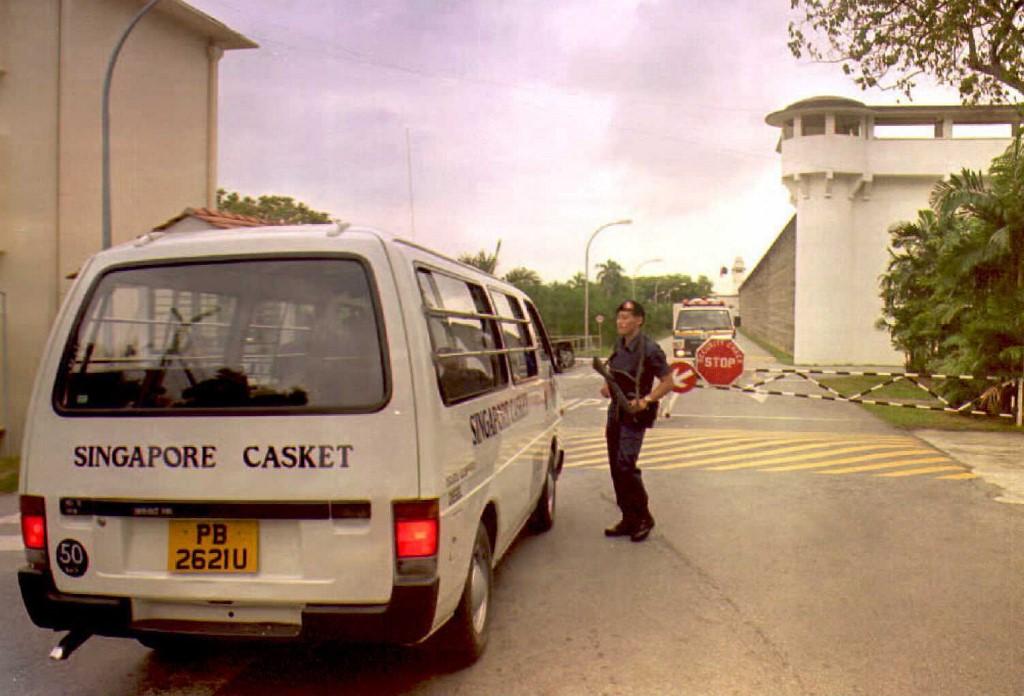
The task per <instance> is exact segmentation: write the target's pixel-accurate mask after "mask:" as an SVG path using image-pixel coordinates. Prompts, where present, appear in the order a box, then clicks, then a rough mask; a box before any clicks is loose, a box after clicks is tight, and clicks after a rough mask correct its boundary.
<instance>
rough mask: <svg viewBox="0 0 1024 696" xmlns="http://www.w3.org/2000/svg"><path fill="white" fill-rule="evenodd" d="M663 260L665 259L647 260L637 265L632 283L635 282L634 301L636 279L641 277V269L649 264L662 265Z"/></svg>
mask: <svg viewBox="0 0 1024 696" xmlns="http://www.w3.org/2000/svg"><path fill="white" fill-rule="evenodd" d="M662 260H663V259H647V260H646V261H641V262H640V263H639V264H637V267H636V270H635V271H633V278H632V281H633V292H632V295H633V299H634V300H635V299H636V277H637V276H638V275H640V269H641V268H643V267H644V266H646V265H647V264H649V263H661V262H662ZM655 302H657V300H655Z"/></svg>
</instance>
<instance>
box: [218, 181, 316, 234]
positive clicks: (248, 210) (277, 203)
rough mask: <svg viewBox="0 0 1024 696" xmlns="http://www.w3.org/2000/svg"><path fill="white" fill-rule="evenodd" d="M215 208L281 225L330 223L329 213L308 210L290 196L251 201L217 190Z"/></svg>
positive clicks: (233, 193) (248, 197) (266, 197)
mask: <svg viewBox="0 0 1024 696" xmlns="http://www.w3.org/2000/svg"><path fill="white" fill-rule="evenodd" d="M217 208H218V209H219V210H226V211H228V212H230V213H237V214H239V215H251V216H253V217H258V218H261V219H263V220H266V221H268V222H276V223H279V224H283V225H313V224H319V223H324V222H330V221H331V216H330V213H322V212H320V211H318V210H313V209H312V208H309V207H308V206H307V205H306V204H305V203H302V202H296V200H295V199H294V198H292V197H291V196H260V197H259V199H253V198H252V197H250V196H244V197H243V196H241V195H240V194H238V193H236V192H234V191H225V190H224V189H217Z"/></svg>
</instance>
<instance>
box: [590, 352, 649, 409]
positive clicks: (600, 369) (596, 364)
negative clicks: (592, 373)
mask: <svg viewBox="0 0 1024 696" xmlns="http://www.w3.org/2000/svg"><path fill="white" fill-rule="evenodd" d="M590 365H591V367H593V368H594V370H596V371H597V373H598V374H599V375H601V376H602V377H604V381H605V382H606V383H607V384H608V390H609V391H610V392H611V393H612V397H613V398H614V399H615V403H617V404H618V405H619V408H621V409H622V410H623V411H625V412H626V413H629V414H636V413H640V412H641V411H643V410H644V407H643V406H640V405H639V404H634V403H632V402H631V401H630V400H629V397H627V396H626V394H625V393H624V392H623V391H622V387H620V386H619V385H618V383H616V381H615V377H614V376H613V375H612V373H611V372H610V371H609V370H608V366H607V365H605V364H604V363H603V362H601V358H599V357H597V356H594V359H593V361H591V363H590Z"/></svg>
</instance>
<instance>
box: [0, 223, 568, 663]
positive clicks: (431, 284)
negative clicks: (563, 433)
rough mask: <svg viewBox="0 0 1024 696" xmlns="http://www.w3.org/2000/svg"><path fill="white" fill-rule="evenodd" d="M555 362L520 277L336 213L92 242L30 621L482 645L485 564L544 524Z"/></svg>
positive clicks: (38, 447)
mask: <svg viewBox="0 0 1024 696" xmlns="http://www.w3.org/2000/svg"><path fill="white" fill-rule="evenodd" d="M557 371H558V368H557V366H556V363H555V361H554V360H553V358H552V351H551V346H550V344H549V341H548V338H547V334H546V332H545V329H544V325H543V322H542V321H541V317H540V314H539V313H538V312H537V309H536V307H535V306H534V304H533V303H532V302H531V301H530V298H529V297H527V296H526V295H524V294H523V293H522V292H521V291H519V290H518V289H516V288H515V287H514V286H512V285H510V284H508V283H505V282H503V281H500V280H498V279H496V278H494V277H492V276H490V275H487V274H484V273H482V272H480V271H478V270H476V269H474V268H472V267H470V266H467V265H464V264H461V263H459V262H456V261H453V260H450V259H448V258H445V257H443V256H441V255H439V254H437V253H434V252H431V251H429V250H427V249H424V248H421V247H419V246H417V245H415V244H412V243H409V242H405V241H401V240H396V239H392V238H389V237H386V236H383V235H380V234H378V233H376V232H374V231H371V230H366V229H352V228H345V227H344V226H341V225H318V226H303V227H271V228H253V229H248V230H244V231H243V230H237V229H236V230H228V231H220V230H216V231H194V232H184V231H183V232H169V233H164V234H150V235H147V236H145V237H142V238H140V239H139V240H137V241H136V242H134V243H130V244H125V245H122V246H119V247H117V248H114V249H111V250H108V251H105V252H102V253H100V254H98V255H97V256H95V257H93V258H92V259H91V260H90V262H89V263H88V264H87V265H86V266H85V268H83V269H82V271H81V272H80V274H79V276H78V279H77V281H76V283H75V285H74V287H73V288H72V290H71V291H70V293H69V294H68V297H67V301H66V302H65V304H64V307H63V309H62V311H61V313H60V316H59V317H58V319H57V321H56V323H55V325H54V328H53V331H52V334H51V338H50V341H49V344H48V346H47V349H46V352H45V355H44V356H43V359H42V362H41V368H40V373H39V375H38V377H37V380H36V387H35V392H34V396H33V400H32V404H31V406H30V410H29V417H28V429H27V434H26V437H25V445H24V450H23V458H22V471H21V483H20V491H19V492H20V494H21V498H20V501H21V515H22V530H23V537H24V542H25V546H26V555H27V559H28V565H27V567H25V568H24V569H22V570H21V571H19V574H18V578H19V584H20V587H21V593H22V597H23V600H24V603H25V605H26V607H27V609H28V612H29V614H30V616H31V618H32V620H33V621H34V622H35V623H36V625H38V626H41V627H45V628H51V629H54V630H63V631H69V633H68V634H67V635H66V636H65V637H64V638H63V639H62V640H61V642H60V643H59V644H58V646H57V647H56V648H54V652H53V653H52V656H54V657H56V658H58V659H62V658H66V657H67V656H68V655H69V654H70V653H71V652H72V651H73V650H74V649H75V648H76V647H78V645H80V644H81V643H82V642H83V641H84V640H86V639H87V638H88V637H89V636H90V635H93V634H98V635H106V636H122V637H128V638H136V639H138V640H139V641H141V642H142V643H143V644H144V645H147V646H150V647H155V648H164V647H171V648H176V647H182V646H183V645H185V646H187V645H188V644H189V643H190V642H191V641H192V640H193V639H195V638H197V637H226V638H268V639H293V638H294V639H353V640H360V641H362V640H372V641H389V642H398V643H416V642H419V641H422V640H424V639H425V638H427V637H429V636H432V635H433V634H435V633H437V634H439V635H438V642H439V644H440V645H441V646H442V647H444V648H447V649H449V650H450V651H451V652H452V653H454V655H455V656H456V657H457V659H459V660H460V661H463V662H469V661H472V660H474V659H476V657H478V656H479V655H480V654H481V652H482V651H483V649H484V646H485V644H486V640H487V633H488V625H489V619H490V611H489V610H490V605H491V603H490V600H491V577H492V569H493V567H494V565H495V563H496V562H497V561H498V559H500V558H501V557H502V555H503V554H504V553H505V552H506V551H507V550H508V548H509V546H510V545H511V544H512V542H513V540H514V539H515V537H516V535H517V534H518V533H519V532H520V530H521V529H522V528H523V527H524V526H526V525H527V524H529V525H530V526H531V527H532V528H533V529H534V530H537V531H544V530H546V529H548V528H550V527H551V525H552V524H553V522H554V514H555V486H556V479H557V477H558V474H559V472H560V470H561V466H562V457H563V452H562V448H561V443H560V440H559V430H558V428H559V422H560V420H561V405H560V400H559V395H558V393H557V390H556V383H555V380H554V373H555V372H557Z"/></svg>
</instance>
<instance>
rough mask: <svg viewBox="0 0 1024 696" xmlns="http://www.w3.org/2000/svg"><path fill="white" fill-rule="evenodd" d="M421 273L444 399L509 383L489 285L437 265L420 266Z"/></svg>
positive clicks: (455, 399)
mask: <svg viewBox="0 0 1024 696" xmlns="http://www.w3.org/2000/svg"><path fill="white" fill-rule="evenodd" d="M416 275H417V279H418V281H419V286H420V293H421V294H422V295H423V304H424V305H425V311H426V316H427V328H428V330H429V332H430V342H431V345H432V347H433V350H434V365H435V367H436V369H437V381H438V385H439V387H440V389H441V397H442V399H443V400H444V403H445V404H446V405H450V404H454V403H458V402H460V401H465V400H466V399H471V398H473V397H475V396H480V395H482V394H486V393H488V392H491V391H494V390H496V389H499V388H500V387H502V386H503V385H505V384H507V383H508V374H507V372H506V370H505V363H504V361H503V360H501V353H502V352H503V351H502V350H500V349H499V347H498V322H497V321H495V319H494V312H493V310H492V309H491V306H490V302H489V301H488V299H487V293H486V292H485V291H484V289H483V288H482V287H480V286H479V285H476V284H475V283H469V282H466V281H464V280H460V279H458V278H454V277H452V276H449V275H446V274H444V273H439V272H437V271H433V270H428V269H419V270H418V271H417V274H416Z"/></svg>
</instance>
